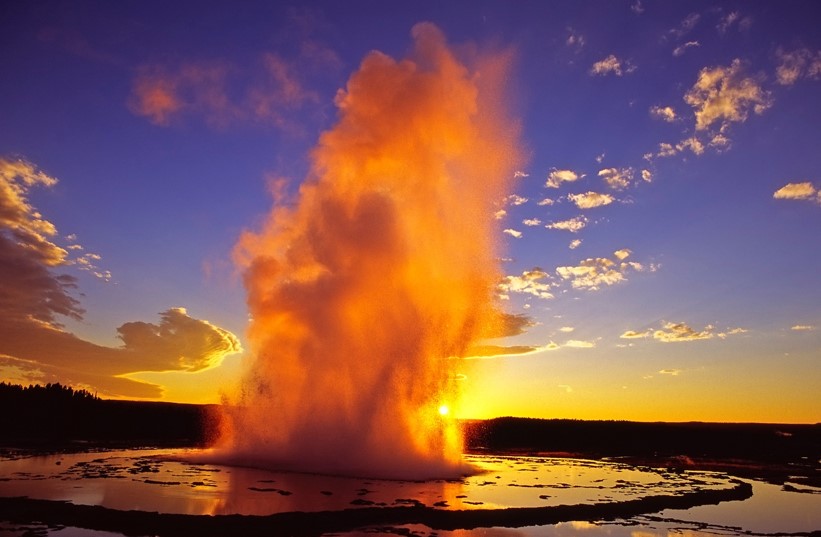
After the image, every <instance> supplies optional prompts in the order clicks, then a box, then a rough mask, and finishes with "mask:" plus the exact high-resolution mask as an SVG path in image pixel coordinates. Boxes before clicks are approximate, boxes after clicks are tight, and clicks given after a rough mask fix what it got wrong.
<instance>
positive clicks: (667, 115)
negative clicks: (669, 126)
mask: <svg viewBox="0 0 821 537" xmlns="http://www.w3.org/2000/svg"><path fill="white" fill-rule="evenodd" d="M650 115H651V116H653V117H654V118H656V119H662V120H664V121H666V122H668V123H672V122H674V121H675V120H676V119H678V117H677V116H676V111H675V110H673V108H672V107H670V106H663V107H662V106H653V107H652V108H650Z"/></svg>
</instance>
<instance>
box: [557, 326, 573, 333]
mask: <svg viewBox="0 0 821 537" xmlns="http://www.w3.org/2000/svg"><path fill="white" fill-rule="evenodd" d="M573 330H575V328H573V327H572V326H563V327H561V328H559V332H565V333H570V332H572V331H573Z"/></svg>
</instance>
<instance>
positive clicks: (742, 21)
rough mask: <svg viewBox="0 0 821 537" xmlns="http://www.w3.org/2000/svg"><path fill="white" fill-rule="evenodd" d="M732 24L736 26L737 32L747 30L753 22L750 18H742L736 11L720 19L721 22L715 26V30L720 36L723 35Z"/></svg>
mask: <svg viewBox="0 0 821 537" xmlns="http://www.w3.org/2000/svg"><path fill="white" fill-rule="evenodd" d="M734 24H738V29H739V30H747V29H749V28H750V26H751V25H752V24H753V20H752V19H751V18H750V17H743V18H742V17H741V14H740V13H739V12H738V11H733V12H730V13H728V14H727V15H726V16H725V17H722V18H721V21H720V22H719V23H718V25H717V26H716V30H718V33H720V34H725V33H727V31H728V30H729V29H730V28H731V27H732V26H733V25H734Z"/></svg>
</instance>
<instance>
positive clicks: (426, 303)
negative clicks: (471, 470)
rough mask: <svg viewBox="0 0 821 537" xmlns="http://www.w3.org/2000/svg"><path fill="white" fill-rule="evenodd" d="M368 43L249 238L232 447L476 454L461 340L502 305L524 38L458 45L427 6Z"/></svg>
mask: <svg viewBox="0 0 821 537" xmlns="http://www.w3.org/2000/svg"><path fill="white" fill-rule="evenodd" d="M413 37H414V39H415V47H414V50H413V52H412V53H411V55H410V58H409V59H406V60H402V61H395V60H393V59H392V58H389V57H387V56H385V55H384V54H381V53H379V52H372V53H370V54H369V55H368V56H367V57H366V58H365V60H364V61H363V63H362V65H361V68H360V69H359V71H358V72H356V73H355V74H354V75H353V76H352V77H351V79H350V80H349V82H348V85H347V88H346V89H345V91H340V92H339V94H338V95H337V98H336V104H337V106H338V107H339V122H338V123H337V125H336V126H335V127H334V128H333V129H331V130H330V131H327V132H325V133H324V134H323V135H322V136H321V138H320V141H319V144H318V145H317V147H316V148H315V149H314V151H313V153H312V155H311V162H312V166H311V171H310V174H309V177H308V178H307V180H306V181H305V182H304V183H303V184H302V186H301V187H300V190H299V194H298V197H297V198H296V199H295V200H292V203H279V204H278V205H277V206H276V207H275V208H274V209H273V210H272V212H271V213H270V215H268V217H267V220H266V221H265V223H264V225H263V226H262V229H261V230H260V231H259V232H257V233H250V232H249V233H246V234H244V235H243V237H242V238H241V240H240V243H239V245H238V248H237V258H238V261H239V263H240V264H241V266H243V267H244V269H245V273H244V279H245V285H246V287H247V290H248V304H249V309H250V312H251V316H252V322H251V325H250V329H249V340H250V342H251V344H252V346H253V350H254V356H255V357H254V358H253V360H252V361H251V362H250V363H249V367H248V371H247V374H246V377H245V380H244V383H243V389H242V393H241V394H240V395H239V397H238V400H237V401H235V402H233V403H234V404H232V405H231V406H230V408H233V409H242V410H234V411H230V410H229V411H226V412H227V418H228V419H227V420H225V421H226V422H227V426H226V431H225V434H224V435H223V439H222V441H221V445H222V449H223V453H224V454H225V456H226V457H227V458H228V459H229V460H230V461H232V462H233V463H235V464H236V463H239V464H247V465H253V466H264V467H275V468H278V469H293V470H300V471H310V472H321V473H332V474H347V475H360V476H371V477H394V478H415V479H422V478H430V477H446V476H454V475H458V474H460V473H462V472H463V471H464V470H465V467H464V466H463V464H462V462H461V450H462V441H461V434H460V432H459V430H458V427H457V425H456V422H455V420H454V419H453V418H452V416H453V412H450V413H448V414H447V415H442V414H441V413H440V410H439V409H440V407H441V406H442V405H443V404H446V405H448V406H449V407H450V408H451V409H453V408H454V407H455V406H456V405H457V403H458V401H457V394H456V386H455V381H454V378H455V374H454V371H453V368H454V365H455V364H456V363H457V362H458V361H457V360H453V359H452V357H458V356H462V355H464V353H465V350H466V349H467V348H468V347H469V346H470V345H471V344H473V343H475V342H476V340H477V339H479V338H481V337H482V336H483V335H485V334H488V333H490V332H491V331H492V325H493V324H494V323H495V322H496V320H497V313H496V310H495V309H494V307H493V303H492V302H493V300H492V298H493V288H494V285H495V282H497V281H498V279H499V276H500V273H499V270H498V262H497V261H496V259H497V247H496V237H497V236H498V235H497V234H496V233H495V229H494V225H493V219H492V214H493V212H494V205H493V204H494V202H496V201H497V200H499V199H501V198H502V197H503V195H504V194H505V192H506V190H507V187H508V186H509V181H510V178H511V177H512V176H513V172H514V170H515V164H516V161H517V159H518V157H519V152H518V150H517V148H516V145H515V143H516V140H515V139H516V133H515V128H514V127H512V126H511V125H512V124H511V122H509V121H508V119H507V117H506V114H505V113H504V110H503V107H502V106H501V101H500V98H501V92H500V89H501V85H502V83H503V82H504V78H505V75H506V69H507V66H508V63H509V55H495V56H492V57H475V58H473V59H472V60H471V64H470V67H468V66H467V65H466V64H463V63H460V62H459V61H457V60H456V58H455V57H454V55H453V54H452V52H451V51H450V50H449V49H448V47H447V45H446V43H445V41H444V38H443V36H442V34H441V33H440V32H439V30H438V29H437V28H436V27H434V26H432V25H430V24H420V25H417V26H416V27H415V28H414V29H413Z"/></svg>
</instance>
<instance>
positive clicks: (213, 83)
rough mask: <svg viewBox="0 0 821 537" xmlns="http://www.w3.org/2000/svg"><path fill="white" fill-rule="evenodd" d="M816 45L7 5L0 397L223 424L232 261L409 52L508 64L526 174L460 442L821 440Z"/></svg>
mask: <svg viewBox="0 0 821 537" xmlns="http://www.w3.org/2000/svg"><path fill="white" fill-rule="evenodd" d="M820 16H821V5H819V4H817V3H816V2H811V1H789V2H777V3H776V2H675V3H673V2H651V1H649V0H628V1H626V2H619V1H607V2H604V1H580V2H549V1H548V2H535V1H534V2H515V3H513V2H425V1H423V2H412V3H411V2H408V3H396V4H388V3H384V2H363V1H352V2H294V3H286V2H243V3H241V4H229V3H227V2H184V1H183V2H174V3H171V4H168V3H160V2H153V1H146V2H116V3H111V2H72V3H65V2H41V1H34V2H23V1H13V2H6V3H4V5H3V7H2V8H0V51H2V52H1V53H0V69H2V72H3V73H4V76H3V78H2V81H0V125H2V128H0V261H2V262H1V263H0V380H2V381H6V382H15V383H24V384H28V383H32V382H33V383H46V382H61V383H63V384H70V385H72V386H75V387H79V388H85V389H89V390H91V391H93V392H95V393H98V394H99V395H101V396H103V397H109V398H142V399H149V400H167V401H178V402H196V403H204V402H218V401H219V400H220V397H221V392H222V391H223V390H225V389H227V387H229V386H232V385H233V384H235V383H236V382H237V380H238V378H239V376H240V371H241V368H242V363H243V360H247V357H248V356H247V355H248V353H249V352H250V350H249V349H250V348H251V347H250V346H249V344H248V341H247V335H246V334H247V329H248V324H249V309H248V306H247V305H246V298H247V295H246V290H245V286H244V285H243V271H242V268H241V266H238V264H237V263H236V253H235V252H236V246H237V244H238V241H239V240H240V237H241V236H242V234H243V232H244V231H247V230H252V231H253V230H256V229H259V228H260V226H262V224H263V222H264V220H265V217H266V215H267V214H268V213H269V212H270V211H271V207H272V205H273V204H274V201H275V199H280V198H281V197H283V196H284V197H288V196H291V197H293V196H296V195H298V192H299V188H300V185H301V184H303V183H304V181H305V178H306V177H307V176H308V174H309V170H310V165H311V164H310V163H311V160H310V159H311V154H312V151H313V148H314V147H316V144H317V141H318V140H319V139H320V135H321V134H322V133H323V132H326V131H328V130H329V129H331V128H332V127H333V126H334V125H335V124H336V122H337V120H338V117H339V110H338V106H341V105H340V103H341V102H343V100H344V99H342V98H340V95H343V96H344V92H343V93H340V90H343V89H344V88H346V85H347V84H348V81H349V79H351V76H352V74H353V73H355V72H356V71H357V70H358V69H359V67H360V64H361V62H362V61H363V59H364V58H365V57H366V56H367V55H368V54H369V53H371V52H372V51H374V50H376V51H380V52H381V53H383V54H385V55H387V56H389V57H391V58H396V59H401V58H404V57H405V56H406V55H407V54H408V53H409V51H410V50H411V49H412V48H413V38H412V36H411V33H412V29H413V28H414V26H415V25H417V24H418V23H422V22H429V23H431V24H433V25H435V27H438V29H439V30H440V31H441V32H442V34H443V35H444V36H445V39H447V42H448V43H449V46H450V48H451V50H452V51H454V54H455V55H456V56H457V57H464V58H470V57H474V56H476V55H480V54H481V53H482V52H483V51H496V53H497V54H504V55H505V57H507V58H510V62H511V65H512V67H511V68H510V70H509V73H508V74H507V78H506V79H505V84H504V86H505V87H504V93H505V102H506V106H507V108H508V109H509V116H510V121H511V125H512V127H515V128H516V129H518V132H519V139H520V144H521V151H522V155H523V158H522V159H520V165H519V167H518V169H517V170H516V171H515V173H514V174H513V176H512V177H509V178H506V183H507V184H509V185H510V187H509V189H508V190H509V191H508V192H507V193H506V194H505V195H504V196H502V197H501V199H499V200H498V201H497V203H496V205H495V208H494V210H493V211H492V213H493V214H489V215H488V218H489V219H492V221H493V224H494V226H495V228H496V231H495V233H497V238H496V240H498V241H499V243H500V244H501V245H502V246H501V255H502V259H501V261H500V267H501V268H500V270H501V271H502V273H503V277H502V278H501V279H500V281H499V284H498V289H497V297H496V300H497V301H498V305H499V307H500V308H502V309H503V310H504V311H505V312H507V313H508V314H509V315H510V317H509V318H510V319H515V320H517V321H518V326H519V330H517V331H516V332H520V333H517V334H515V335H513V336H512V337H506V338H503V339H497V340H489V341H485V342H482V343H483V344H484V348H485V349H486V352H484V353H482V352H477V353H476V355H475V356H471V357H470V359H466V360H464V362H465V364H464V368H465V373H464V375H462V377H461V384H462V392H463V402H462V406H461V408H460V411H459V412H460V415H461V417H465V418H489V417H494V416H508V415H511V416H530V417H544V418H576V419H628V420H640V421H690V420H700V421H751V422H790V423H816V422H821V399H819V398H818V395H817V394H818V393H821V285H819V284H818V278H819V274H821V239H819V236H821V152H819V150H818V149H819V141H821V34H819V32H818V31H817V22H818V20H821V19H820ZM499 51H501V52H499ZM454 203H458V200H457V201H454ZM466 239H469V238H466ZM420 240H425V238H424V237H420Z"/></svg>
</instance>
